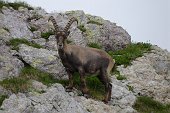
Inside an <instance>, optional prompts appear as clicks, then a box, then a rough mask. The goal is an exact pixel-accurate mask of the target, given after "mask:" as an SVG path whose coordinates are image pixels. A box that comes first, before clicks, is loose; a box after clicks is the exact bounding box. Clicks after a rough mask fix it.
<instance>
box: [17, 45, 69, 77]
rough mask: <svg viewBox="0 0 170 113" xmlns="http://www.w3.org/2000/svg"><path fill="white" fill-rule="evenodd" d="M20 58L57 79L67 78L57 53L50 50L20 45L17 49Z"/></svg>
mask: <svg viewBox="0 0 170 113" xmlns="http://www.w3.org/2000/svg"><path fill="white" fill-rule="evenodd" d="M19 55H20V57H21V58H22V59H23V60H24V61H25V62H26V63H28V64H30V65H31V66H32V67H35V68H37V69H40V70H42V71H45V72H48V73H50V74H52V75H53V76H54V77H55V78H57V79H64V78H67V76H66V75H67V74H66V72H65V68H64V67H63V65H62V63H61V62H60V59H59V56H58V53H57V52H56V51H52V50H46V49H42V48H41V49H37V48H33V47H31V46H27V45H24V44H22V45H21V46H20V47H19Z"/></svg>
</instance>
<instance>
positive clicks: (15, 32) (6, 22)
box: [0, 8, 33, 39]
mask: <svg viewBox="0 0 170 113" xmlns="http://www.w3.org/2000/svg"><path fill="white" fill-rule="evenodd" d="M2 13H3V14H0V15H1V16H0V26H1V27H4V28H6V29H8V30H9V32H10V35H11V37H13V38H26V39H31V38H32V37H33V34H32V32H31V31H30V30H29V28H28V24H27V22H26V17H27V16H26V15H24V14H23V13H19V12H18V11H16V10H13V9H8V8H3V9H2Z"/></svg>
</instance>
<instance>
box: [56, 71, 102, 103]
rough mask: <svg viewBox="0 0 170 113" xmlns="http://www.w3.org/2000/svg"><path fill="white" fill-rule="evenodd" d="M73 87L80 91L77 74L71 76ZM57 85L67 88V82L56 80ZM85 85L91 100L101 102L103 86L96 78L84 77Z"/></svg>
mask: <svg viewBox="0 0 170 113" xmlns="http://www.w3.org/2000/svg"><path fill="white" fill-rule="evenodd" d="M73 81H74V87H75V88H77V89H79V90H81V87H80V86H81V82H80V75H79V73H74V75H73ZM57 82H58V83H61V84H63V85H64V86H67V85H68V83H69V81H68V80H58V81H57ZM86 83H87V88H88V89H89V93H90V96H91V97H92V98H93V99H97V100H103V99H104V94H105V90H104V89H105V88H104V85H103V84H102V83H101V82H100V81H99V79H98V78H97V77H96V76H94V75H93V76H90V75H89V76H86Z"/></svg>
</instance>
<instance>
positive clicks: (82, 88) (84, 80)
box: [79, 68, 89, 98]
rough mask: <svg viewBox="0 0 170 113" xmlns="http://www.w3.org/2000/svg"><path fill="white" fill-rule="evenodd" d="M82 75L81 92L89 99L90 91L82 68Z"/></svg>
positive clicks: (80, 71)
mask: <svg viewBox="0 0 170 113" xmlns="http://www.w3.org/2000/svg"><path fill="white" fill-rule="evenodd" d="M79 74H80V82H81V91H82V93H83V95H84V96H85V97H86V98H88V97H89V90H88V89H87V85H86V79H85V77H84V76H85V72H84V70H83V69H82V68H80V69H79Z"/></svg>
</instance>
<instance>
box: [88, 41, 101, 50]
mask: <svg viewBox="0 0 170 113" xmlns="http://www.w3.org/2000/svg"><path fill="white" fill-rule="evenodd" d="M88 47H92V48H97V49H102V46H101V45H100V44H98V43H94V42H91V43H89V44H88Z"/></svg>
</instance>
